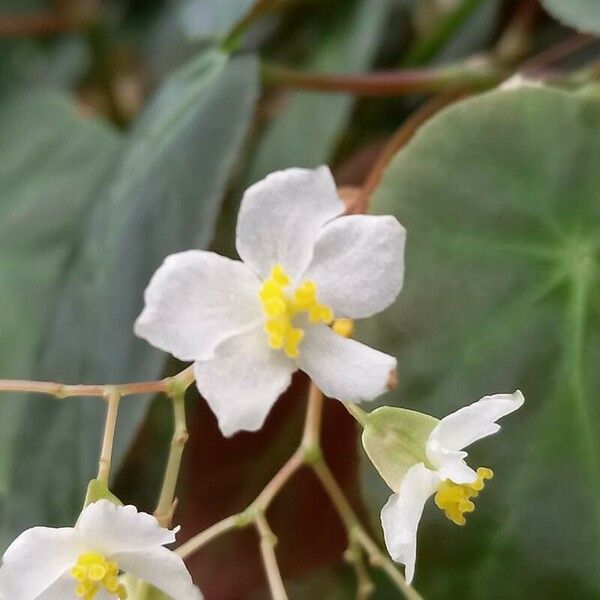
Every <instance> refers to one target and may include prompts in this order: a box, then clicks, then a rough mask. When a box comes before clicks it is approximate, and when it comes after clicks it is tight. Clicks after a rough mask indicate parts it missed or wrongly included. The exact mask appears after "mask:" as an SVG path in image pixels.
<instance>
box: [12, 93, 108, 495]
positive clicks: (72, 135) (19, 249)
mask: <svg viewBox="0 0 600 600" xmlns="http://www.w3.org/2000/svg"><path fill="white" fill-rule="evenodd" d="M118 148H119V140H118V138H117V136H116V134H115V133H114V132H113V131H112V130H111V129H109V128H108V127H106V126H104V125H102V124H101V123H99V122H98V121H95V120H89V119H83V118H81V117H79V116H78V115H77V114H76V109H75V106H74V105H73V103H72V101H71V99H70V98H68V97H66V96H63V95H62V94H54V93H53V94H39V95H29V96H27V97H25V96H17V97H15V98H13V99H12V100H10V101H5V102H4V103H3V104H2V105H1V106H0V155H1V156H2V161H1V162H0V253H1V255H2V260H1V261H0V288H1V289H2V294H1V296H0V374H1V376H2V377H7V378H18V377H21V378H28V377H33V376H35V374H36V370H35V364H36V359H37V356H38V353H39V352H40V349H41V346H42V340H43V337H44V335H45V331H46V329H47V327H48V322H49V319H50V318H51V316H52V314H53V311H54V309H55V307H56V303H57V298H58V294H59V289H60V285H61V283H62V280H63V278H64V275H65V271H66V269H67V266H68V264H69V260H70V257H71V254H72V253H73V251H74V248H75V247H76V245H77V243H78V241H79V240H80V237H81V231H80V222H81V219H82V218H83V215H84V214H85V212H86V211H87V209H88V207H89V205H90V201H91V199H92V196H93V193H94V191H95V189H96V188H97V186H98V185H99V184H100V182H101V181H102V180H103V178H104V176H105V174H106V172H107V169H108V168H109V167H110V165H111V164H112V163H113V162H114V156H115V153H116V151H117V149H118ZM23 402H24V398H23V396H22V395H18V394H3V395H2V396H1V397H0V498H2V500H4V498H3V497H4V495H5V494H6V491H7V487H8V475H9V468H10V466H11V464H12V463H13V462H14V460H15V456H14V454H13V450H14V448H13V446H14V443H15V436H16V434H17V432H18V430H19V428H20V427H21V426H22V414H23ZM46 402H48V400H46ZM49 402H52V401H51V400H50V401H49Z"/></svg>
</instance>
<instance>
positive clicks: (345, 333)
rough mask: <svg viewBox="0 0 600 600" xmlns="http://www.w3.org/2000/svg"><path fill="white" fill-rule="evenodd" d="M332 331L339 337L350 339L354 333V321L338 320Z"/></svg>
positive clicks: (334, 323)
mask: <svg viewBox="0 0 600 600" xmlns="http://www.w3.org/2000/svg"><path fill="white" fill-rule="evenodd" d="M331 329H333V331H334V332H335V333H337V334H338V335H341V336H342V337H345V338H349V337H351V336H352V334H353V333H354V321H353V320H352V319H336V320H335V321H334V322H333V325H332V326H331Z"/></svg>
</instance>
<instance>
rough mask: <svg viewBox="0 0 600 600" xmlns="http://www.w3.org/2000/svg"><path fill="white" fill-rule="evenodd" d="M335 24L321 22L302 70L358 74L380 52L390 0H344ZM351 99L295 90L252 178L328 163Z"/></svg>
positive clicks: (260, 149)
mask: <svg viewBox="0 0 600 600" xmlns="http://www.w3.org/2000/svg"><path fill="white" fill-rule="evenodd" d="M344 4H345V5H346V6H344V7H343V10H342V9H340V12H339V14H337V15H335V19H334V22H329V23H323V35H322V37H321V40H320V42H319V43H317V44H316V45H315V48H314V50H313V52H312V55H311V56H310V57H309V59H308V60H307V62H306V64H305V65H304V68H306V69H308V70H310V71H322V72H324V73H327V72H329V73H339V72H344V73H360V72H361V71H364V70H366V69H367V68H368V67H369V65H370V64H371V62H372V61H373V58H374V56H375V52H376V51H377V47H378V42H379V39H380V35H381V30H382V27H383V24H384V19H385V16H386V13H387V11H388V1H387V0H358V1H352V0H351V1H346V2H345V3H344ZM352 106H353V99H352V98H350V97H349V96H345V95H342V94H340V95H335V94H327V93H314V92H295V93H293V94H291V95H290V97H289V98H287V99H286V105H285V108H284V109H283V111H282V113H281V114H280V115H278V118H277V119H276V120H275V121H274V122H273V123H272V124H271V125H270V126H269V127H268V129H267V131H266V132H265V134H264V136H263V138H262V139H261V141H260V144H259V147H258V149H257V153H256V156H255V157H254V159H253V163H252V166H251V169H250V175H249V177H248V179H249V181H250V182H254V181H257V180H259V179H261V178H262V177H264V176H265V175H266V174H268V173H270V172H271V171H276V170H277V169H285V168H287V167H316V166H318V165H320V164H323V163H326V162H328V161H329V159H330V157H331V153H332V151H333V149H334V147H335V143H336V142H337V141H338V136H339V135H340V132H341V130H342V128H343V127H344V125H345V124H346V122H347V120H348V117H349V116H350V111H351V110H352Z"/></svg>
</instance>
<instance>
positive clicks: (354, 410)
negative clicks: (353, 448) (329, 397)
mask: <svg viewBox="0 0 600 600" xmlns="http://www.w3.org/2000/svg"><path fill="white" fill-rule="evenodd" d="M342 404H343V405H344V408H345V409H346V410H347V411H348V412H349V413H350V414H351V415H352V416H353V417H354V418H355V419H356V421H357V422H358V423H359V424H360V426H361V427H364V426H365V424H366V421H367V413H366V412H365V411H364V410H363V409H362V408H361V407H360V406H358V405H357V404H354V403H352V402H342Z"/></svg>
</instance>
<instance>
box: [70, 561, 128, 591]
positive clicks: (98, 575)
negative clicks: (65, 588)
mask: <svg viewBox="0 0 600 600" xmlns="http://www.w3.org/2000/svg"><path fill="white" fill-rule="evenodd" d="M118 574H119V566H118V565H117V563H116V562H113V561H107V560H106V558H105V557H104V556H102V554H100V553H98V552H85V553H84V554H82V555H81V556H80V557H79V558H78V559H77V562H76V563H75V565H74V566H73V567H72V568H71V575H72V576H73V578H74V579H75V580H76V581H77V585H76V586H75V595H76V596H79V597H80V598H83V600H94V598H95V596H96V594H97V593H98V592H99V591H100V590H101V589H102V588H104V589H105V590H106V591H107V592H108V593H109V594H112V595H113V596H115V597H116V598H118V600H126V598H127V589H126V588H125V586H124V585H123V584H122V583H119V579H118Z"/></svg>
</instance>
